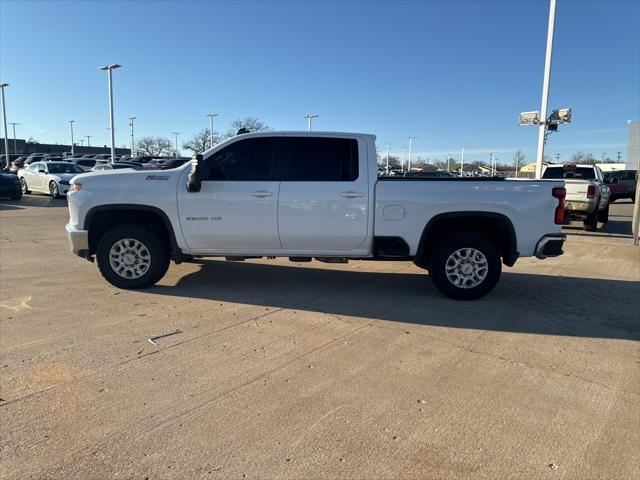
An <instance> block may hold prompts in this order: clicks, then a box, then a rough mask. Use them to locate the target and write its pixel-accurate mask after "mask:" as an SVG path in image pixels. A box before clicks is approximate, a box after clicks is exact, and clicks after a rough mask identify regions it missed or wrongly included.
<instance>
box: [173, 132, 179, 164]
mask: <svg viewBox="0 0 640 480" xmlns="http://www.w3.org/2000/svg"><path fill="white" fill-rule="evenodd" d="M171 133H172V134H173V135H175V136H176V158H178V135H180V132H171Z"/></svg>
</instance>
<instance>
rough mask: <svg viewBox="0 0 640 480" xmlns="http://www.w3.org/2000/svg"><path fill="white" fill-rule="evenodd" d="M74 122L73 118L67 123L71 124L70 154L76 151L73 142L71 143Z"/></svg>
mask: <svg viewBox="0 0 640 480" xmlns="http://www.w3.org/2000/svg"><path fill="white" fill-rule="evenodd" d="M74 123H75V120H69V125H71V155H74V154H75V153H76V151H75V148H74V143H73V124H74Z"/></svg>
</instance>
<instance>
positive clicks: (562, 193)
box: [551, 187, 567, 225]
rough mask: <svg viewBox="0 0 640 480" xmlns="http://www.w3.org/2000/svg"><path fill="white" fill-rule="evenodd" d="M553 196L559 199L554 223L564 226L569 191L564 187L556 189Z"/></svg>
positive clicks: (552, 193) (552, 191) (553, 190)
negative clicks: (566, 198)
mask: <svg viewBox="0 0 640 480" xmlns="http://www.w3.org/2000/svg"><path fill="white" fill-rule="evenodd" d="M551 195H553V196H554V198H557V199H558V206H557V207H556V211H555V215H554V222H555V224H556V225H562V224H563V223H564V199H565V197H566V196H567V189H566V188H564V187H554V188H553V189H552V190H551Z"/></svg>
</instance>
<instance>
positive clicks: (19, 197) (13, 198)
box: [11, 190, 22, 200]
mask: <svg viewBox="0 0 640 480" xmlns="http://www.w3.org/2000/svg"><path fill="white" fill-rule="evenodd" d="M21 198H22V190H19V191H17V192H16V193H14V194H13V195H12V196H11V200H20V199H21Z"/></svg>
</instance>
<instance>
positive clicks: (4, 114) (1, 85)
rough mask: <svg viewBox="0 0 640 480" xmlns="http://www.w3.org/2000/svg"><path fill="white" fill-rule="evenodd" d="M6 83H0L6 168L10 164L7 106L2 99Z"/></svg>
mask: <svg viewBox="0 0 640 480" xmlns="http://www.w3.org/2000/svg"><path fill="white" fill-rule="evenodd" d="M8 86H9V84H8V83H0V90H2V118H3V119H4V158H5V160H6V162H7V168H9V167H10V166H11V162H10V161H9V132H8V131H7V108H6V104H5V101H4V89H5V87H8Z"/></svg>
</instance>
